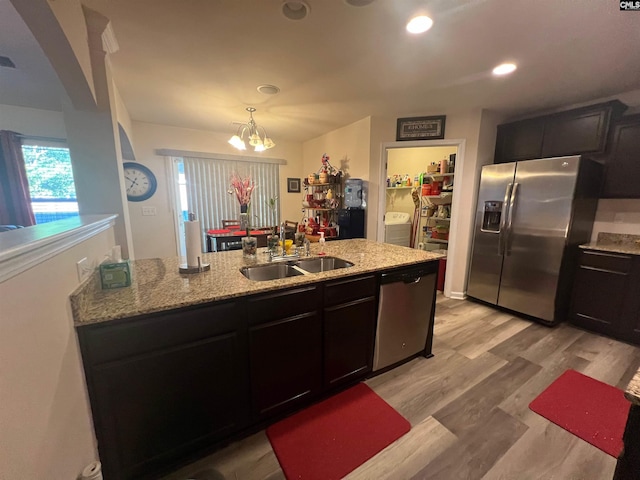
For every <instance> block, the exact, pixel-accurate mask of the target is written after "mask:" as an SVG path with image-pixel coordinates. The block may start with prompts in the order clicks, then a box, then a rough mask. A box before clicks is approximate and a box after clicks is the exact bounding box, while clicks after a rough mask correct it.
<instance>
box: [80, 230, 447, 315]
mask: <svg viewBox="0 0 640 480" xmlns="http://www.w3.org/2000/svg"><path fill="white" fill-rule="evenodd" d="M319 249H320V245H319V244H312V245H311V255H312V256H317V254H318V253H319ZM262 251H263V249H259V251H258V256H257V258H256V260H248V259H245V258H243V256H242V251H240V250H234V251H228V252H217V253H205V254H203V262H204V263H210V264H211V270H209V271H207V272H202V273H196V274H181V273H179V271H178V268H179V266H180V263H181V262H180V261H181V259H180V257H171V258H162V259H161V258H152V259H143V260H134V261H132V262H131V270H132V285H131V286H130V287H125V288H119V289H113V290H102V289H101V288H100V279H99V276H98V273H97V272H96V273H95V274H94V275H93V276H91V277H90V278H89V279H88V280H86V281H85V282H84V283H83V284H81V285H80V286H79V287H78V288H77V289H76V290H75V291H74V292H73V293H72V294H71V296H70V299H71V309H72V312H73V318H74V323H75V326H76V327H78V326H82V325H88V324H92V323H99V322H104V321H108V320H115V319H121V318H127V317H133V316H136V315H141V314H146V313H152V312H160V311H164V310H172V309H175V308H181V307H187V306H190V305H197V304H202V303H208V302H214V301H218V300H224V299H230V298H236V297H241V296H244V295H252V294H255V293H261V292H268V291H272V290H278V289H282V288H287V287H294V286H296V285H308V284H310V283H314V282H320V281H325V280H327V279H333V278H340V277H348V276H353V275H360V274H364V273H369V272H375V271H380V270H387V269H390V268H394V267H400V266H407V265H412V264H416V263H421V262H426V261H431V260H438V259H440V258H445V255H443V254H441V253H434V252H427V251H423V250H416V249H410V248H407V247H399V246H397V245H390V244H387V243H377V242H373V241H369V240H365V239H355V240H338V241H332V242H327V243H326V244H325V253H326V255H328V256H335V257H339V258H342V259H344V260H348V261H350V262H352V263H353V264H354V266H353V267H350V268H342V269H336V270H332V271H328V272H321V273H315V274H311V275H299V276H295V277H288V278H283V279H279V280H269V281H263V282H259V281H254V280H249V279H247V278H246V277H244V275H242V274H241V273H240V268H241V267H243V266H246V265H252V264H262V263H267V257H266V255H265V254H264V253H262Z"/></svg>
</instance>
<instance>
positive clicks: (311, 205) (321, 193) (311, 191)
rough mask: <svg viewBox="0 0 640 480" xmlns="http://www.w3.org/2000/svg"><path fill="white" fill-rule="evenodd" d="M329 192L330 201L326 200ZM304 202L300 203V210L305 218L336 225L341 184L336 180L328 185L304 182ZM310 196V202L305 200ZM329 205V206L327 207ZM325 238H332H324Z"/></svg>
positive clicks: (340, 199)
mask: <svg viewBox="0 0 640 480" xmlns="http://www.w3.org/2000/svg"><path fill="white" fill-rule="evenodd" d="M329 190H331V193H332V199H328V198H327V193H328V192H329ZM304 192H305V200H304V201H303V203H302V210H303V212H304V217H305V218H313V219H316V218H317V217H320V218H321V220H326V221H327V222H328V223H329V224H330V225H336V224H337V221H338V210H339V209H340V208H341V204H342V182H341V181H340V179H339V178H338V179H336V180H335V181H333V182H328V183H311V184H310V183H307V182H306V181H305V182H304ZM308 195H311V197H312V198H311V201H308V200H306V198H307V196H308ZM330 204H331V206H329V205H330ZM326 238H328V239H330V238H334V237H331V236H326Z"/></svg>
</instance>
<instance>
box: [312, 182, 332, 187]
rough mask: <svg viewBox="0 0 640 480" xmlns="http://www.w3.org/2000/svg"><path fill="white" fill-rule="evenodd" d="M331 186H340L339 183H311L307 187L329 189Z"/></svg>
mask: <svg viewBox="0 0 640 480" xmlns="http://www.w3.org/2000/svg"><path fill="white" fill-rule="evenodd" d="M331 185H340V184H339V183H309V184H307V185H305V187H329V186H331Z"/></svg>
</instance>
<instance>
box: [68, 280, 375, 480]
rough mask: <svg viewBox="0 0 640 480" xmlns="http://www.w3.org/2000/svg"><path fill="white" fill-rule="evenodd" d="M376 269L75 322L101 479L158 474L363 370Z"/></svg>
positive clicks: (369, 354)
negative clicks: (168, 308) (130, 315)
mask: <svg viewBox="0 0 640 480" xmlns="http://www.w3.org/2000/svg"><path fill="white" fill-rule="evenodd" d="M378 278H379V277H378V275H377V274H368V275H362V276H357V277H348V278H345V279H340V280H335V281H326V282H321V283H315V284H311V285H305V286H303V287H297V288H291V289H288V290H277V291H274V292H273V293H264V294H258V295H254V296H249V297H243V298H242V299H236V301H225V302H219V303H213V304H209V305H206V306H201V307H190V308H185V309H181V310H174V311H171V312H162V313H157V314H150V315H144V316H140V317H136V318H130V319H123V320H114V321H110V322H103V323H99V324H95V325H86V326H81V327H78V328H77V332H78V338H79V341H80V348H81V351H82V357H83V363H84V368H85V375H86V378H87V385H88V388H89V396H90V400H91V407H92V413H93V419H94V425H95V431H96V436H97V439H98V450H99V453H100V460H101V461H102V463H103V470H104V477H105V479H108V480H129V479H152V478H159V477H160V476H161V474H162V473H165V472H166V471H167V470H170V469H172V468H175V466H176V465H178V464H179V463H181V462H185V461H187V460H190V459H192V458H194V457H195V456H198V455H203V454H205V453H207V452H210V451H211V450H213V449H214V448H216V447H217V446H219V445H221V444H222V443H223V442H225V441H228V440H229V439H230V438H232V436H237V435H239V434H241V433H242V432H243V431H248V430H249V429H250V428H253V427H254V426H256V425H258V424H261V423H264V422H266V421H268V420H269V419H272V418H275V417H278V416H281V415H284V414H286V413H290V412H293V411H294V410H296V409H298V408H301V407H303V406H305V405H308V404H310V403H311V402H312V401H313V400H314V399H318V398H319V397H321V396H322V395H324V394H326V393H329V392H330V391H332V390H337V389H339V388H344V387H346V386H348V385H349V384H352V383H355V382H357V381H359V380H362V379H364V378H365V377H366V376H367V375H368V374H369V373H370V372H371V369H372V365H373V348H374V337H375V329H376V317H377V304H378V289H379V280H378Z"/></svg>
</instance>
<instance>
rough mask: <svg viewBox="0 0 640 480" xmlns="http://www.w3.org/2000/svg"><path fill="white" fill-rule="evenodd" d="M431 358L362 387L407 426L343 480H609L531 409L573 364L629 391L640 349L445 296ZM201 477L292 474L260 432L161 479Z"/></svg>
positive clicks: (592, 454) (239, 479) (587, 453)
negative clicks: (408, 428)
mask: <svg viewBox="0 0 640 480" xmlns="http://www.w3.org/2000/svg"><path fill="white" fill-rule="evenodd" d="M433 353H434V357H433V358H430V359H424V358H420V359H416V360H413V361H411V362H409V363H407V364H405V365H402V366H400V367H398V368H396V369H394V370H393V371H390V372H387V373H385V374H382V375H379V376H377V377H374V378H372V379H370V380H368V381H367V383H368V384H369V386H371V388H373V389H374V390H375V391H376V393H378V395H380V396H381V397H382V398H384V399H385V400H386V401H387V402H388V403H389V404H390V405H391V406H393V407H394V408H395V409H396V410H398V411H399V412H400V413H401V414H402V415H403V416H404V417H405V418H407V419H408V420H409V421H410V422H411V425H412V428H411V431H410V432H409V433H407V434H406V435H405V436H403V437H402V438H400V439H399V440H398V441H396V442H394V443H393V444H391V445H389V446H388V447H387V448H386V449H385V450H383V451H382V452H380V453H379V454H378V455H376V456H375V457H373V458H372V459H370V460H369V461H368V462H366V463H365V464H364V465H361V466H360V467H359V468H357V469H356V470H355V471H353V472H352V473H350V474H349V475H348V476H347V477H346V478H347V479H349V480H372V479H376V480H378V479H390V480H391V479H393V480H404V479H407V480H409V479H415V480H422V479H437V480H458V479H461V480H462V479H468V480H476V479H477V480H538V479H540V480H602V479H610V478H612V477H613V471H614V468H615V459H614V458H613V457H610V456H609V455H607V454H606V453H604V452H602V451H600V450H598V449H597V448H595V447H593V446H591V445H589V444H588V443H586V442H584V441H582V440H580V439H579V438H577V437H575V436H573V435H571V434H570V433H568V432H566V431H565V430H563V429H561V428H560V427H558V426H556V425H554V424H552V423H551V422H549V421H548V420H546V419H544V418H542V417H541V416H539V415H537V414H535V413H533V412H532V411H530V410H529V408H528V405H529V403H530V402H531V400H533V399H534V398H535V397H536V396H537V395H538V394H539V393H540V392H542V391H543V390H544V389H545V388H546V387H547V386H548V385H549V384H550V383H551V382H552V381H553V380H555V379H556V378H557V377H558V376H559V375H560V374H561V373H562V372H564V371H565V370H566V369H568V368H572V369H574V370H578V371H580V372H582V373H584V374H586V375H589V376H591V377H593V378H596V379H598V380H601V381H603V382H606V383H609V384H610V385H614V386H617V387H618V388H622V389H624V388H625V387H626V385H627V383H628V382H629V381H630V380H631V377H632V376H633V374H634V373H635V372H636V370H637V369H638V367H639V366H640V348H638V347H634V346H631V345H627V344H625V343H622V342H618V341H616V340H612V339H609V338H605V337H602V336H599V335H596V334H592V333H589V332H585V331H582V330H579V329H577V328H574V327H572V326H571V325H568V324H561V325H559V326H557V327H555V328H548V327H545V326H543V325H539V324H537V323H533V322H531V321H529V320H524V319H521V318H518V317H517V316H514V315H511V314H508V313H504V312H500V311H498V310H495V309H493V308H490V307H487V306H485V305H480V304H477V303H473V302H470V301H465V300H451V299H447V298H445V297H443V296H442V295H440V294H439V295H438V299H437V306H436V323H435V335H434V346H433ZM206 469H214V470H215V471H216V472H218V473H219V474H221V475H222V476H221V477H219V478H223V477H224V478H226V479H228V480H281V479H284V478H285V477H284V474H283V473H282V470H281V469H280V466H279V464H278V461H277V459H276V457H275V454H274V453H273V450H272V449H271V446H270V444H269V441H268V439H267V437H266V435H265V433H264V431H262V432H259V433H257V434H255V435H253V436H251V437H249V438H246V439H244V440H242V441H240V442H236V443H234V444H232V445H230V446H229V447H227V448H225V449H223V450H220V451H218V452H216V453H214V454H213V455H211V456H209V457H206V458H204V459H202V460H200V461H198V462H196V463H194V464H191V465H189V466H187V467H185V468H183V469H181V470H179V471H177V472H174V473H173V474H171V475H169V476H167V477H165V479H164V480H185V479H188V478H197V476H194V474H197V473H198V472H201V471H203V470H206ZM201 478H203V479H204V478H207V480H208V479H209V478H217V477H213V476H211V477H206V476H205V475H203V476H202V477H201Z"/></svg>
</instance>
